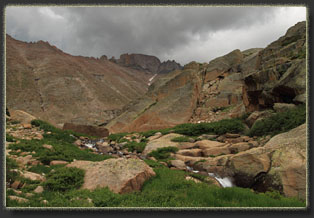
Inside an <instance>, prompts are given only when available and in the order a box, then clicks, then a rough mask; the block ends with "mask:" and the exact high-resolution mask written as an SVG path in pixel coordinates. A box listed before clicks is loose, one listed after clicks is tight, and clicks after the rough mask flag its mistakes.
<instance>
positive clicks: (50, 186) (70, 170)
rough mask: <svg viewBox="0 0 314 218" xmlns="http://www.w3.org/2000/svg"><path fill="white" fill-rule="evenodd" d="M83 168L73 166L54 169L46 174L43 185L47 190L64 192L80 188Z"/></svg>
mask: <svg viewBox="0 0 314 218" xmlns="http://www.w3.org/2000/svg"><path fill="white" fill-rule="evenodd" d="M84 174H85V172H84V170H82V169H78V168H74V167H63V168H60V169H56V170H55V171H54V172H53V173H51V172H50V173H49V174H48V175H47V180H46V182H44V187H45V189H46V190H49V191H60V192H66V191H69V190H72V189H78V188H80V187H81V186H82V185H83V183H84Z"/></svg>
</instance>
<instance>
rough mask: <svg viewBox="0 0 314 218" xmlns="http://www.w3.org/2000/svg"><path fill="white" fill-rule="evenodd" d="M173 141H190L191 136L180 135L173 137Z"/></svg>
mask: <svg viewBox="0 0 314 218" xmlns="http://www.w3.org/2000/svg"><path fill="white" fill-rule="evenodd" d="M171 141H173V142H189V141H190V138H189V137H186V136H178V137H175V138H173V139H171Z"/></svg>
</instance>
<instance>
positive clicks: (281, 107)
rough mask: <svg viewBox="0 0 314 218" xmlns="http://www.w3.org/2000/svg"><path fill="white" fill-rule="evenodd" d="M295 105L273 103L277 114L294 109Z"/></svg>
mask: <svg viewBox="0 0 314 218" xmlns="http://www.w3.org/2000/svg"><path fill="white" fill-rule="evenodd" d="M295 107H296V105H295V104H287V103H274V106H273V108H274V110H275V111H276V112H277V113H278V112H284V111H287V110H290V109H293V108H295Z"/></svg>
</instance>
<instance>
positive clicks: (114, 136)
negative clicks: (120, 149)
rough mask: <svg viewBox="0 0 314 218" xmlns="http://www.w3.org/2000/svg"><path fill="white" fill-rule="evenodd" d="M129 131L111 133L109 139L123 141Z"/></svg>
mask: <svg viewBox="0 0 314 218" xmlns="http://www.w3.org/2000/svg"><path fill="white" fill-rule="evenodd" d="M127 134H128V133H127V132H123V133H116V134H110V135H109V136H108V139H109V140H111V141H116V142H122V141H120V140H121V139H122V138H123V137H124V136H126V135H127Z"/></svg>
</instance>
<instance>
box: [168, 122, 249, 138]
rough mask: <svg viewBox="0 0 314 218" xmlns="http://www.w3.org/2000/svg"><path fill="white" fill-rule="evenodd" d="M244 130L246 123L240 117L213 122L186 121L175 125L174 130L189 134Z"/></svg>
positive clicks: (217, 133)
mask: <svg viewBox="0 0 314 218" xmlns="http://www.w3.org/2000/svg"><path fill="white" fill-rule="evenodd" d="M243 131H244V124H243V123H242V121H241V120H240V119H238V118H234V119H224V120H220V121H217V122H212V123H185V124H181V125H177V126H175V127H174V132H175V133H179V134H183V135H188V136H199V135H202V134H216V135H222V134H225V133H227V132H228V133H240V132H243Z"/></svg>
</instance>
